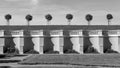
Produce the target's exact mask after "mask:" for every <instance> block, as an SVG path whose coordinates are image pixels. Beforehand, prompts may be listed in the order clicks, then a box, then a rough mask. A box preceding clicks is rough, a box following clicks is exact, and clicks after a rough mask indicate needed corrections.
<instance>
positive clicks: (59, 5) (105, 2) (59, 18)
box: [0, 0, 120, 25]
mask: <svg viewBox="0 0 120 68" xmlns="http://www.w3.org/2000/svg"><path fill="white" fill-rule="evenodd" d="M119 6H120V0H0V15H1V16H0V21H1V22H0V25H5V24H6V21H5V20H4V15H5V14H8V13H9V14H11V15H13V19H12V20H11V25H26V20H25V19H24V17H25V15H27V14H31V15H33V16H34V19H33V21H32V22H31V25H44V24H46V20H45V19H44V15H45V14H48V13H50V14H51V15H52V16H53V20H52V21H51V24H53V25H67V20H66V19H65V14H67V13H71V14H73V15H74V18H73V20H72V22H71V23H72V24H73V25H87V22H86V20H85V15H86V14H88V13H90V14H92V15H93V16H94V18H93V21H92V22H91V24H92V25H107V20H106V14H108V13H111V14H113V16H114V19H113V20H112V22H111V24H114V25H117V24H119V23H120V7H119ZM119 25H120V24H119Z"/></svg>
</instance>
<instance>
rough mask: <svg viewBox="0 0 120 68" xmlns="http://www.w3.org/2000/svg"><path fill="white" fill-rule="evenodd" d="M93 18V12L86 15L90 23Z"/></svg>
mask: <svg viewBox="0 0 120 68" xmlns="http://www.w3.org/2000/svg"><path fill="white" fill-rule="evenodd" d="M92 19H93V16H92V15H91V14H87V15H86V20H87V21H88V25H90V22H91V20H92Z"/></svg>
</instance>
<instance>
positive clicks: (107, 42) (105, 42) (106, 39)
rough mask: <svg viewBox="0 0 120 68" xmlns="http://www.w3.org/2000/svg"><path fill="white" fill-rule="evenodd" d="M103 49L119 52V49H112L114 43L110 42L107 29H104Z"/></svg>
mask: <svg viewBox="0 0 120 68" xmlns="http://www.w3.org/2000/svg"><path fill="white" fill-rule="evenodd" d="M102 33H103V36H104V38H103V48H104V49H103V51H104V53H118V52H117V51H114V50H112V49H111V46H112V43H111V42H110V39H109V36H108V33H107V31H103V32H102Z"/></svg>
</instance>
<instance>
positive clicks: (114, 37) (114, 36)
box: [108, 30, 120, 53]
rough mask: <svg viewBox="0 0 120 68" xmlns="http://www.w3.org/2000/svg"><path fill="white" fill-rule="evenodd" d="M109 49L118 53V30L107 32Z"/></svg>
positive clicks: (119, 45) (119, 44)
mask: <svg viewBox="0 0 120 68" xmlns="http://www.w3.org/2000/svg"><path fill="white" fill-rule="evenodd" d="M108 36H109V41H110V43H111V44H112V46H111V49H112V50H114V51H117V52H119V53H120V30H108Z"/></svg>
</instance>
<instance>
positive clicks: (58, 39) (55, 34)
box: [50, 30, 64, 54]
mask: <svg viewBox="0 0 120 68" xmlns="http://www.w3.org/2000/svg"><path fill="white" fill-rule="evenodd" d="M50 36H51V37H52V39H51V40H52V42H53V44H54V47H53V50H54V51H58V52H59V53H60V54H63V45H64V38H63V30H51V31H50Z"/></svg>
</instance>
